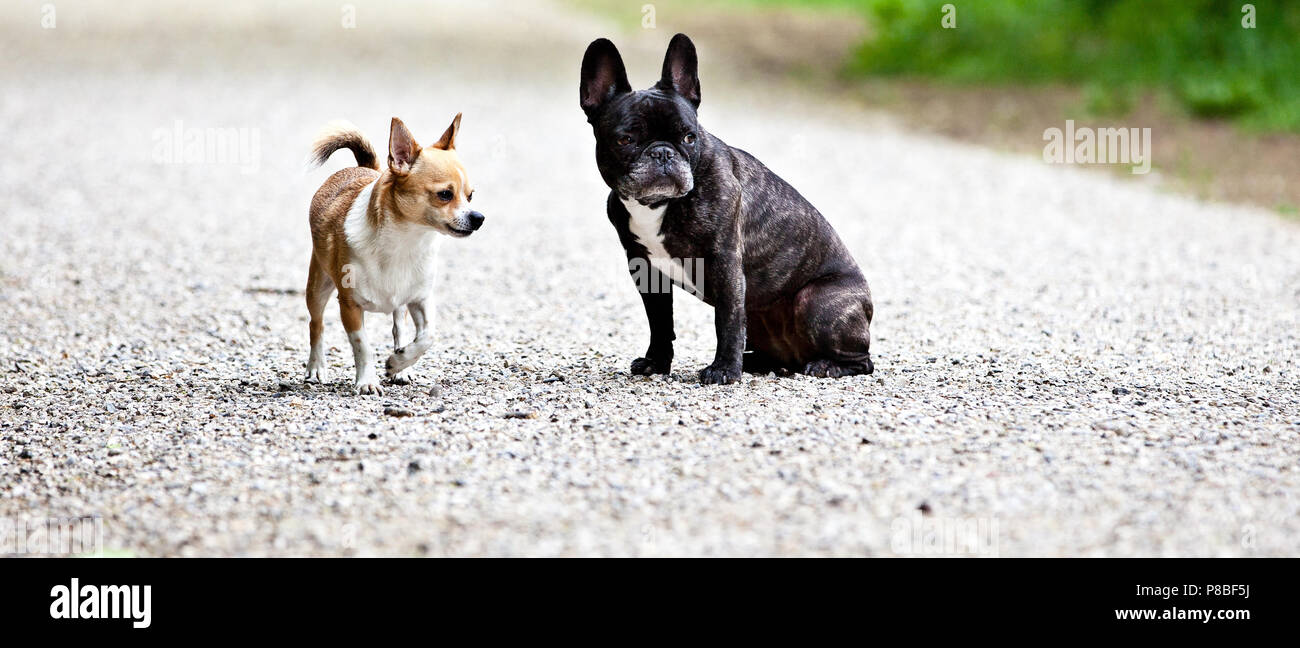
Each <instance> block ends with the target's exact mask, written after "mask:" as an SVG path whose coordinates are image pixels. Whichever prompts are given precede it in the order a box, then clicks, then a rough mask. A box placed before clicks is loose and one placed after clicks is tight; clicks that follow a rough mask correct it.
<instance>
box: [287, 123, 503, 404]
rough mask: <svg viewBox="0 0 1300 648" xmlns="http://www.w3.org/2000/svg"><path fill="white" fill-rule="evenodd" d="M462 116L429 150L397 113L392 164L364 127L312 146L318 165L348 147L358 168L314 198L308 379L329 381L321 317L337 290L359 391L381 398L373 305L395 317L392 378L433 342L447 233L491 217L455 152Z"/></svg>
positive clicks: (339, 127)
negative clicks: (409, 331) (405, 336)
mask: <svg viewBox="0 0 1300 648" xmlns="http://www.w3.org/2000/svg"><path fill="white" fill-rule="evenodd" d="M458 132H460V114H457V115H456V118H455V119H453V120H452V122H451V126H448V127H447V132H445V133H443V134H442V138H441V139H439V140H438V141H437V142H435V143H434V144H433V145H432V146H426V147H421V146H420V145H419V144H418V143H416V141H415V138H414V137H412V136H411V131H409V130H407V129H406V125H405V124H403V123H402V120H400V119H398V118H396V117H394V118H393V124H392V128H391V130H390V132H389V136H388V168H387V169H385V170H383V171H381V170H380V168H379V159H378V158H377V157H376V156H375V151H374V149H373V148H371V146H370V142H368V141H366V138H365V136H363V135H362V134H361V133H360V132H358V131H357V129H356V128H355V127H353V126H351V125H348V124H342V123H339V124H331V125H330V126H329V127H328V128H327V129H326V130H325V132H323V133H322V134H321V135H320V136H319V137H317V139H316V142H315V143H314V144H313V146H312V155H311V163H312V164H313V165H314V166H319V165H321V164H324V162H325V160H327V159H329V156H330V155H331V154H333V153H334V152H335V151H337V150H339V149H348V150H350V151H352V154H353V155H355V156H356V158H357V166H355V167H351V168H347V169H343V170H341V171H338V172H337V173H335V174H334V175H332V176H330V177H329V179H328V180H326V181H325V184H323V185H321V188H320V189H319V190H317V191H316V195H315V196H314V197H313V198H312V201H311V214H310V222H311V238H312V254H311V266H310V267H309V269H308V271H307V310H308V312H310V313H311V324H310V331H311V356H310V357H309V358H308V359H307V378H306V380H307V382H312V381H316V382H324V380H325V350H324V347H323V346H322V342H321V332H322V330H323V329H324V322H323V321H322V316H323V315H324V313H325V305H326V303H327V302H329V298H330V296H331V295H333V294H334V291H335V290H338V295H339V315H340V316H341V318H342V319H343V329H344V330H346V331H347V333H348V340H349V341H350V342H351V343H352V357H353V359H354V360H355V361H356V369H357V379H356V383H355V385H354V386H353V391H354V393H356V394H376V395H381V394H383V389H382V388H381V387H380V386H379V380H378V378H377V376H376V375H375V355H374V352H373V351H372V350H371V348H370V345H369V344H368V343H367V342H366V331H365V327H364V326H363V323H364V319H365V311H370V312H372V313H388V314H391V315H392V316H393V347H394V351H393V354H392V355H390V356H388V362H387V363H385V370H386V373H387V377H388V379H389V380H391V381H392V382H393V383H396V384H408V383H409V382H410V375H409V372H408V371H407V370H408V369H409V368H410V366H411V365H413V364H415V361H416V360H419V359H420V356H421V355H424V352H425V351H428V350H429V347H430V346H432V345H433V340H432V339H431V335H430V332H429V324H430V321H431V320H432V317H433V306H434V303H433V279H434V263H435V253H436V251H437V244H438V241H439V240H440V239H439V236H438V235H439V234H445V235H447V236H453V237H457V238H461V237H465V236H469V235H470V234H472V233H474V231H475V230H477V229H478V228H479V227H480V226H482V225H483V214H480V213H478V212H476V211H474V210H472V209H470V207H469V202H470V200H472V199H473V198H474V189H473V187H472V186H471V185H470V183H469V176H468V175H467V174H466V173H465V167H464V166H463V165H462V164H461V162H460V158H459V157H457V155H456V134H457V133H458ZM407 311H409V312H410V314H411V320H412V321H413V322H415V340H414V341H412V342H411V343H410V344H408V345H406V346H402V340H401V330H402V326H401V325H402V320H403V319H405V313H406V312H407Z"/></svg>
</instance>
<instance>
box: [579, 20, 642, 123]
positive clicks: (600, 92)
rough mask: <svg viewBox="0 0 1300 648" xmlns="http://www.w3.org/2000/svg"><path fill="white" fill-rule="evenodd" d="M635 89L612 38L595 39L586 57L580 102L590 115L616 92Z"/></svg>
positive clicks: (589, 46)
mask: <svg viewBox="0 0 1300 648" xmlns="http://www.w3.org/2000/svg"><path fill="white" fill-rule="evenodd" d="M631 91H632V86H631V84H629V83H628V82H627V68H625V67H623V57H622V56H620V55H619V53H618V48H617V47H614V43H612V42H610V40H609V39H608V38H600V39H597V40H594V41H591V44H590V45H588V46H587V53H586V54H584V55H583V57H582V84H581V85H580V86H579V87H578V102H579V103H580V104H582V110H583V112H585V113H587V118H588V119H590V118H591V117H592V116H593V115H594V114H595V113H596V112H597V111H598V110H600V107H601V106H603V105H605V102H607V101H609V100H610V99H613V98H614V97H615V96H616V95H618V94H621V93H624V92H631Z"/></svg>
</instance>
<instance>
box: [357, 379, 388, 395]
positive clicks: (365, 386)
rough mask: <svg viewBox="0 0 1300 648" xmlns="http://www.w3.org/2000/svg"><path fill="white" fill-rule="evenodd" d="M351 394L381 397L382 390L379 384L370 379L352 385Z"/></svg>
mask: <svg viewBox="0 0 1300 648" xmlns="http://www.w3.org/2000/svg"><path fill="white" fill-rule="evenodd" d="M352 393H353V394H356V395H357V396H383V395H384V388H383V387H380V386H379V383H378V382H376V381H374V380H373V379H372V380H368V381H365V382H358V383H357V384H355V385H353V386H352Z"/></svg>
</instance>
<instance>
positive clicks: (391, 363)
mask: <svg viewBox="0 0 1300 648" xmlns="http://www.w3.org/2000/svg"><path fill="white" fill-rule="evenodd" d="M426 305H428V306H431V305H432V301H431V300H430V301H425V300H421V301H414V302H411V303H410V304H408V305H407V310H408V311H409V312H410V313H411V321H412V322H415V339H414V340H412V341H411V343H410V344H408V345H406V346H404V347H398V348H397V349H396V350H394V351H393V355H390V356H388V362H386V363H384V368H385V370H386V371H387V373H388V377H389V378H393V379H396V377H397V376H402V375H403V374H404V373H405V372H406V369H407V368H408V367H410V366H411V365H413V364H415V361H416V360H419V359H420V356H422V355H424V352H425V351H428V350H429V347H431V346H433V336H432V335H430V334H429V328H428V323H429V322H428V312H427V311H426V310H425V307H426Z"/></svg>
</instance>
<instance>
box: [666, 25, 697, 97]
mask: <svg viewBox="0 0 1300 648" xmlns="http://www.w3.org/2000/svg"><path fill="white" fill-rule="evenodd" d="M697 67H698V65H697V62H696V59H695V43H692V42H691V39H690V38H687V36H686V34H678V35H676V36H673V40H672V41H671V42H669V43H668V52H667V53H666V54H664V70H663V74H662V75H661V76H660V78H659V83H656V84H655V87H656V88H659V89H660V90H672V91H673V92H676V93H677V94H679V95H681V96H682V98H684V99H686V100H687V101H689V102H691V105H692V106H695V107H696V108H699V107H700V75H699V71H698V69H697Z"/></svg>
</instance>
